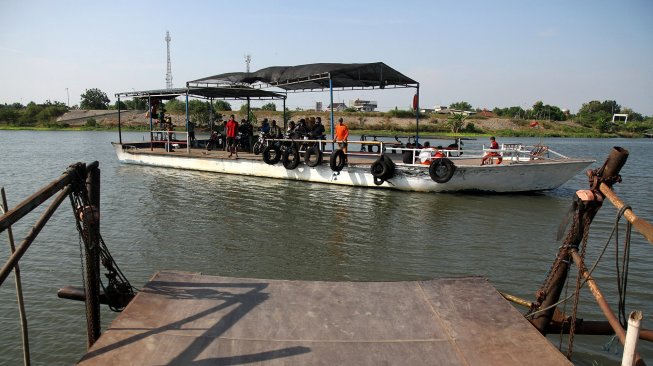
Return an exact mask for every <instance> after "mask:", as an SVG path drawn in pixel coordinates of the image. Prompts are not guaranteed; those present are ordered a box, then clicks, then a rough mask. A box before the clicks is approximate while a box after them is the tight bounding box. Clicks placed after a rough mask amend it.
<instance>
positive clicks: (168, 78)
mask: <svg viewBox="0 0 653 366" xmlns="http://www.w3.org/2000/svg"><path fill="white" fill-rule="evenodd" d="M171 40H172V39H171V38H170V32H169V31H166V47H167V49H168V70H167V72H166V89H172V67H171V66H170V41H171Z"/></svg>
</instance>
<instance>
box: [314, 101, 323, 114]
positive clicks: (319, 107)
mask: <svg viewBox="0 0 653 366" xmlns="http://www.w3.org/2000/svg"><path fill="white" fill-rule="evenodd" d="M315 111H316V112H322V102H315Z"/></svg>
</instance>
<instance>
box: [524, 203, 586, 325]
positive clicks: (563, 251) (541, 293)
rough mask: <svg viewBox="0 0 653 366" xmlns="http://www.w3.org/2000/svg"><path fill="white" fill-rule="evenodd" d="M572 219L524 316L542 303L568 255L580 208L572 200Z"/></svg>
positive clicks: (576, 228) (578, 219)
mask: <svg viewBox="0 0 653 366" xmlns="http://www.w3.org/2000/svg"><path fill="white" fill-rule="evenodd" d="M574 208H575V211H574V219H573V220H572V224H571V227H570V228H569V231H567V237H566V238H565V241H564V244H563V245H562V246H561V247H560V248H559V249H558V254H557V255H556V258H555V260H554V261H553V264H552V265H551V268H549V271H548V272H547V274H546V276H545V278H544V281H543V282H542V285H541V286H540V288H539V289H538V290H537V292H536V293H535V298H536V299H535V302H533V304H532V305H531V308H530V309H529V310H528V312H527V313H526V315H525V316H526V317H528V316H529V315H531V314H532V313H533V312H535V311H536V310H537V309H539V308H540V306H541V305H542V301H544V299H545V298H546V296H547V295H548V293H549V291H550V288H551V282H552V281H553V278H555V276H556V274H557V273H558V271H559V270H560V267H562V264H563V262H565V261H566V260H567V258H568V256H569V248H570V245H571V243H572V242H573V237H574V233H576V232H577V231H578V223H579V221H580V210H579V206H578V205H577V204H576V202H574Z"/></svg>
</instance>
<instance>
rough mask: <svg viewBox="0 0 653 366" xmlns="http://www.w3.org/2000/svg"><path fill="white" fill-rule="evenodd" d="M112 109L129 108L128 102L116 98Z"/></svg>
mask: <svg viewBox="0 0 653 366" xmlns="http://www.w3.org/2000/svg"><path fill="white" fill-rule="evenodd" d="M111 109H120V110H123V109H128V108H127V104H126V103H125V102H123V101H122V100H121V101H117V100H116V102H115V103H114V104H113V107H112V108H111Z"/></svg>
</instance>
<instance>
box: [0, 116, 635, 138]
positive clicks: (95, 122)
mask: <svg viewBox="0 0 653 366" xmlns="http://www.w3.org/2000/svg"><path fill="white" fill-rule="evenodd" d="M220 113H222V114H223V115H227V114H231V113H233V114H235V115H236V119H237V120H238V119H241V118H242V117H244V116H241V115H240V113H239V111H223V112H220ZM254 115H255V116H256V120H257V121H261V120H263V118H268V119H269V120H277V121H281V120H282V119H283V115H282V112H275V111H262V110H255V111H254ZM316 116H320V117H321V118H322V120H323V121H325V125H326V127H327V130H328V128H329V122H328V121H329V118H330V115H329V113H326V112H313V111H302V112H298V111H293V112H290V119H291V120H294V121H298V120H299V119H301V118H309V117H316ZM171 117H172V122H173V123H174V124H175V125H177V126H183V125H184V124H185V115H183V114H181V115H180V114H171ZM340 117H342V118H343V119H345V121H346V122H345V123H346V124H347V125H348V126H349V128H350V130H352V131H355V133H356V134H360V135H371V136H394V135H397V134H414V132H415V130H416V123H415V119H414V118H401V117H391V116H389V115H388V114H387V113H382V112H371V113H337V114H336V118H340ZM531 122H532V121H528V120H514V119H507V118H497V117H491V118H487V117H482V116H478V117H475V116H471V117H468V118H466V119H465V120H464V122H463V126H462V128H461V130H459V131H458V132H455V133H454V132H452V129H451V125H450V122H449V119H448V115H437V114H433V115H430V116H428V117H422V118H420V121H419V130H420V134H424V135H438V136H487V135H496V136H502V137H507V136H514V137H574V138H592V137H600V138H612V137H628V138H638V137H644V135H643V134H637V133H628V132H625V133H624V132H623V131H622V132H620V133H618V134H617V133H601V132H599V131H597V130H595V129H592V128H588V127H584V126H582V125H580V124H578V123H576V122H574V121H538V124H537V126H535V127H533V126H532V125H531ZM149 123H150V120H149V118H148V117H147V116H146V114H145V111H138V110H137V111H134V110H127V111H121V112H120V125H121V128H122V129H124V130H127V131H143V130H148V129H149ZM202 129H203V128H202V126H199V127H198V130H199V131H201V130H202ZM204 129H208V127H207V126H204ZM0 130H44V131H52V130H64V131H67V130H70V131H107V130H109V131H111V130H118V111H116V110H73V111H69V112H67V113H65V114H64V115H62V116H60V117H59V118H57V120H56V121H55V122H53V123H48V124H45V125H35V126H15V125H5V124H0Z"/></svg>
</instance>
